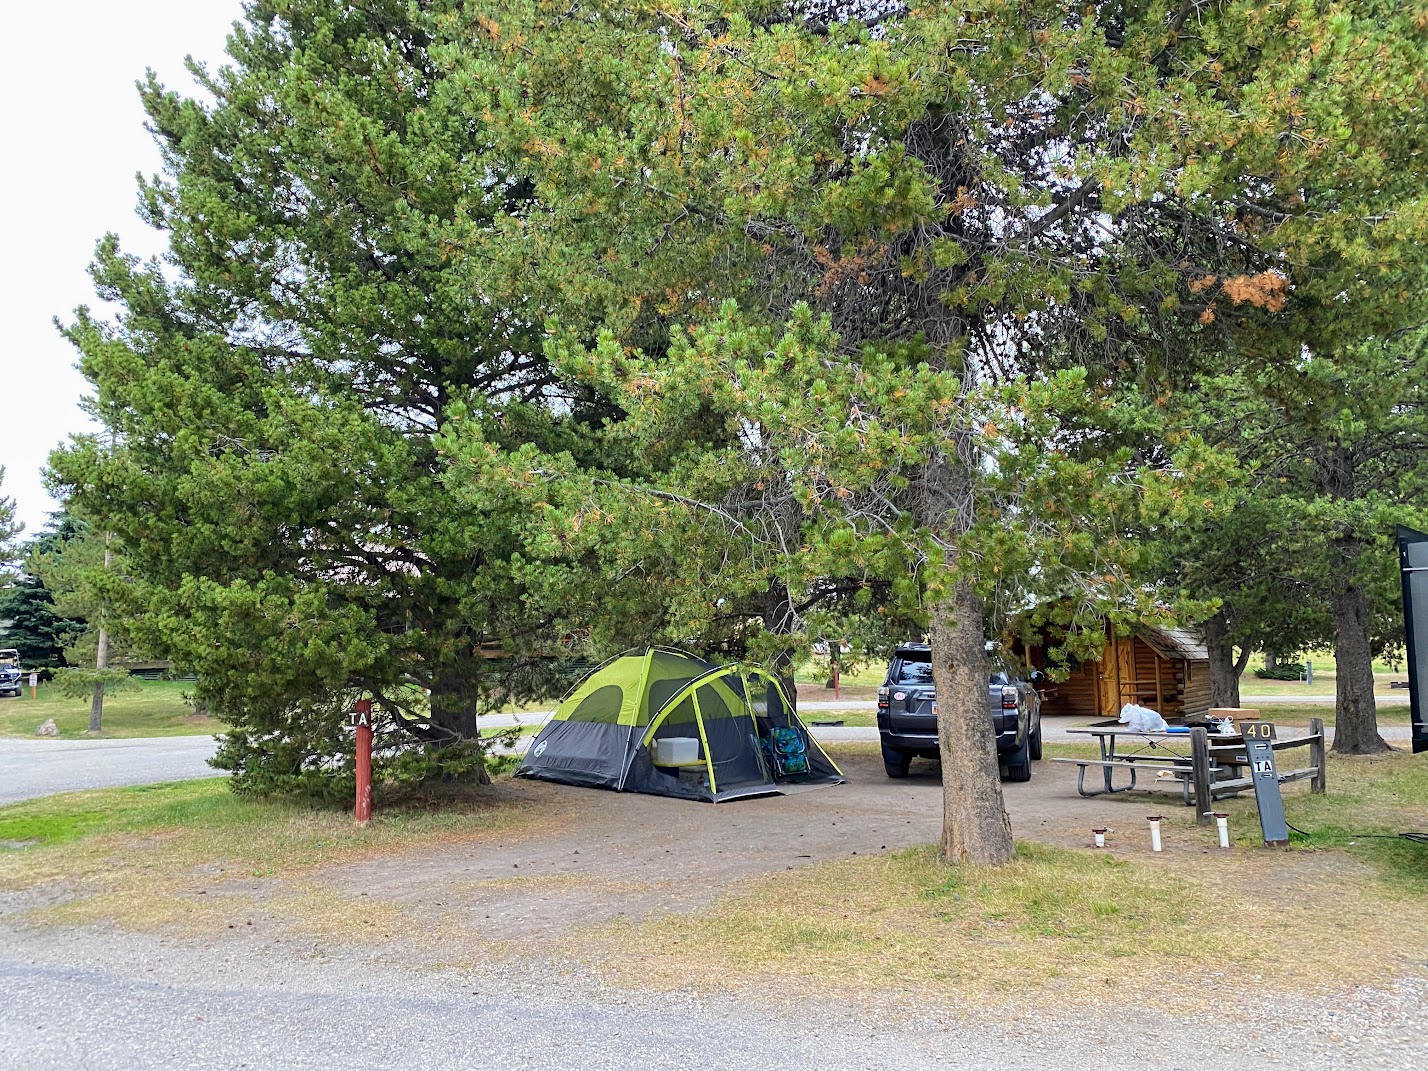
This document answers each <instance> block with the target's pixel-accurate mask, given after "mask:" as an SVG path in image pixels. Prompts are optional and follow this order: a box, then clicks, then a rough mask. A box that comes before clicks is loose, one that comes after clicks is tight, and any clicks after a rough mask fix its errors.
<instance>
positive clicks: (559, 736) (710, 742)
mask: <svg viewBox="0 0 1428 1071" xmlns="http://www.w3.org/2000/svg"><path fill="white" fill-rule="evenodd" d="M516 775H517V776H519V777H533V778H538V779H540V780H543V781H556V782H559V783H561V784H566V785H582V786H585V787H590V788H611V789H614V790H616V791H617V792H620V791H623V792H648V793H650V794H652V795H656V796H677V797H679V798H681V799H690V800H703V801H705V802H708V803H722V802H724V801H725V800H732V799H739V798H741V797H744V796H762V795H769V794H771V793H784V792H789V791H793V790H796V788H798V787H816V786H820V785H835V784H839V783H841V782H842V780H843V774H842V771H840V770H839V769H838V767H837V766H836V765H834V763H833V760H831V759H830V758H829V757H828V756H827V755H826V754H825V753H824V751H823V749H822V748H820V747H819V746H818V742H817V741H816V740H814V739H813V737H812V736H810V735H809V732H808V730H807V728H805V727H804V725H803V723H802V722H801V721H800V720H799V718H798V714H797V713H796V712H795V711H794V709H793V704H792V703H790V702H789V701H788V698H787V696H786V695H785V694H784V690H783V687H782V686H781V685H780V684H779V682H778V680H777V678H775V677H774V676H772V675H771V674H769V673H767V672H765V671H764V670H762V669H758V668H756V667H754V666H748V665H743V664H741V663H735V664H733V665H728V666H716V665H714V664H713V663H711V662H706V661H704V660H703V659H702V658H696V657H695V656H693V655H690V654H685V653H684V652H683V651H676V650H673V649H671V648H667V647H651V648H649V649H648V650H646V651H642V652H631V653H627V654H623V655H619V656H617V657H615V658H612V659H611V660H610V661H608V662H606V663H604V664H603V665H601V666H600V667H599V668H597V669H595V670H594V671H593V672H591V673H590V674H589V675H587V676H586V677H585V678H584V679H582V680H581V681H580V683H579V684H577V685H576V686H575V687H574V688H573V689H572V690H571V691H570V692H569V693H568V694H567V695H566V697H565V698H564V699H562V700H561V701H560V705H559V706H558V707H557V708H556V711H555V715H554V716H553V717H552V718H551V720H550V721H549V722H548V723H547V724H546V726H545V728H544V729H542V730H541V732H540V735H539V736H537V737H536V738H535V740H534V741H533V742H532V743H531V746H530V750H528V751H527V752H526V757H525V760H524V761H523V762H522V763H521V766H520V768H519V769H518V770H517V771H516Z"/></svg>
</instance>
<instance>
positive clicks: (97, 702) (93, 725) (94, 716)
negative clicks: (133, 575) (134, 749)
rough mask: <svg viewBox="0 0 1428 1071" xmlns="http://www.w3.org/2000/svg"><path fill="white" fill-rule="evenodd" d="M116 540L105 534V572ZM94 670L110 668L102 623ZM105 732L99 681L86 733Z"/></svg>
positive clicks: (98, 681) (90, 702) (106, 631)
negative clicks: (110, 544)
mask: <svg viewBox="0 0 1428 1071" xmlns="http://www.w3.org/2000/svg"><path fill="white" fill-rule="evenodd" d="M112 538H114V537H113V535H112V534H111V533H109V532H105V533H104V571H105V572H106V573H107V572H108V571H109V566H110V565H111V564H112V562H113V557H114V552H113V551H112V550H111V549H110V548H109V541H110V540H111V539H112ZM94 668H95V669H99V670H103V669H108V668H109V630H108V629H106V628H105V627H104V625H103V623H102V620H101V623H100V626H99V643H98V645H97V646H96V648H95V651H94ZM103 731H104V682H103V681H102V680H97V681H95V682H94V696H93V698H92V699H90V701H89V728H88V729H86V730H85V732H89V733H98V732H103Z"/></svg>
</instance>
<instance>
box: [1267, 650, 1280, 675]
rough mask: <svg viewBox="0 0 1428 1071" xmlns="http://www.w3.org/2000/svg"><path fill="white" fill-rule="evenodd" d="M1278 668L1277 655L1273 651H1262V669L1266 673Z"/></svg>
mask: <svg viewBox="0 0 1428 1071" xmlns="http://www.w3.org/2000/svg"><path fill="white" fill-rule="evenodd" d="M1278 668H1279V655H1277V654H1275V653H1274V652H1273V651H1265V652H1264V671H1265V672H1266V673H1268V672H1270V671H1271V670H1275V669H1278Z"/></svg>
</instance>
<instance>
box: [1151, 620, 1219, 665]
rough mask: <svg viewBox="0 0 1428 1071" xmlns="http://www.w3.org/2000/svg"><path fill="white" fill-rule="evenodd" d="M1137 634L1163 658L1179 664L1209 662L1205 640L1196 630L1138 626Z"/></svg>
mask: <svg viewBox="0 0 1428 1071" xmlns="http://www.w3.org/2000/svg"><path fill="white" fill-rule="evenodd" d="M1135 634H1136V635H1137V636H1139V637H1140V638H1141V639H1142V640H1144V641H1145V642H1146V643H1147V644H1149V645H1150V647H1151V649H1152V650H1154V651H1155V653H1156V654H1158V655H1160V657H1161V658H1168V659H1170V660H1171V661H1177V662H1178V661H1181V660H1185V661H1189V662H1207V661H1209V658H1210V652H1209V651H1207V650H1206V649H1205V639H1204V637H1203V636H1201V635H1200V633H1198V632H1196V631H1195V630H1194V629H1188V628H1149V627H1148V626H1145V625H1138V626H1137V627H1136V629H1135Z"/></svg>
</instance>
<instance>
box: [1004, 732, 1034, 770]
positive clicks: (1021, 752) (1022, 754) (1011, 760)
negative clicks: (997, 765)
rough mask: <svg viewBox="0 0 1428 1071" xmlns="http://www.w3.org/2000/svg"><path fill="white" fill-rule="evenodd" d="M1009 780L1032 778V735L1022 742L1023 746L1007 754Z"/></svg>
mask: <svg viewBox="0 0 1428 1071" xmlns="http://www.w3.org/2000/svg"><path fill="white" fill-rule="evenodd" d="M1007 780H1008V781H1030V780H1031V737H1029V736H1028V737H1027V738H1026V739H1025V740H1023V741H1022V742H1021V747H1019V748H1017V749H1016V750H1015V751H1013V752H1012V753H1011V754H1010V755H1008V756H1007Z"/></svg>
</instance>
